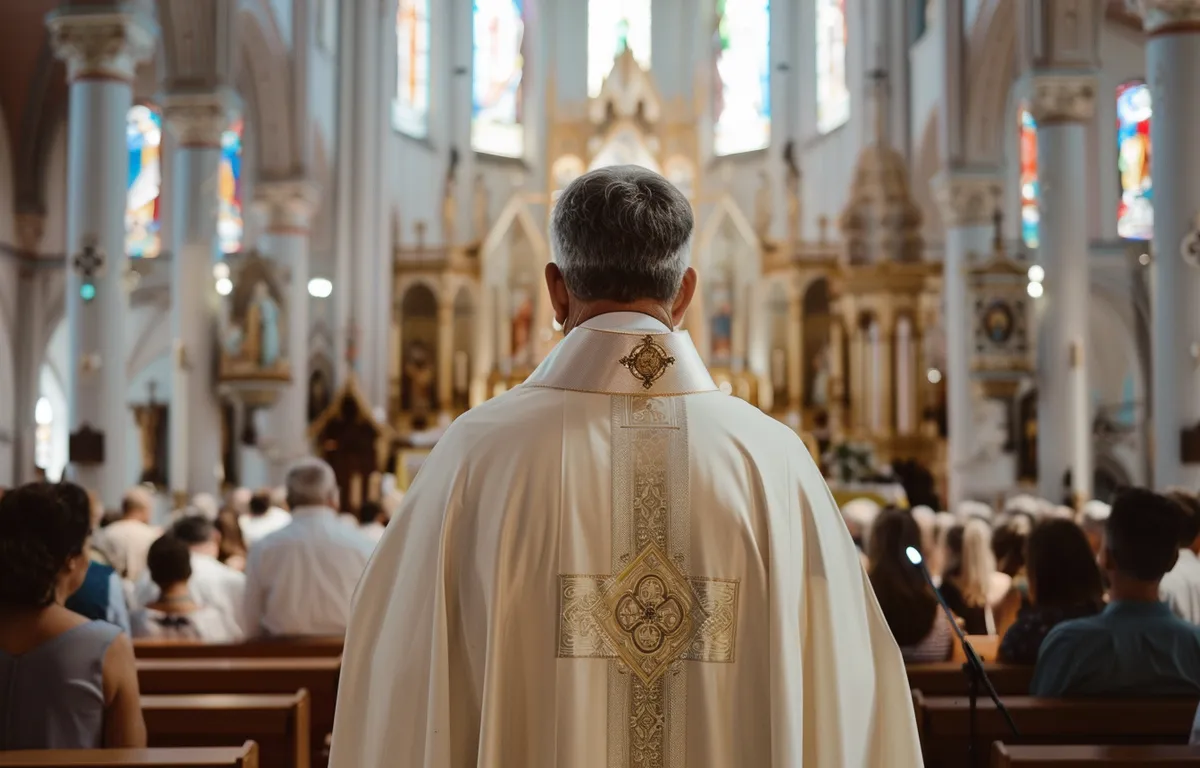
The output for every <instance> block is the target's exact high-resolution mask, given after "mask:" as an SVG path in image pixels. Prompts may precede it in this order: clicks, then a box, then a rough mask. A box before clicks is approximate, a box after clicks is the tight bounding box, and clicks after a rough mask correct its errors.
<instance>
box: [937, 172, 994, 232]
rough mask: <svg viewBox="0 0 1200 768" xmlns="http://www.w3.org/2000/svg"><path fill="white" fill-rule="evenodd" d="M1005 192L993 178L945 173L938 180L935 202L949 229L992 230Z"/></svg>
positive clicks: (990, 176)
mask: <svg viewBox="0 0 1200 768" xmlns="http://www.w3.org/2000/svg"><path fill="white" fill-rule="evenodd" d="M1002 189H1003V186H1002V184H1001V183H1000V181H999V179H997V178H996V177H995V176H993V175H990V174H988V175H982V174H976V175H973V174H964V173H961V172H960V173H955V172H953V171H950V172H942V173H941V174H939V175H938V176H937V178H935V179H934V192H933V194H934V199H935V200H936V201H937V204H938V210H939V212H940V213H941V217H942V223H943V224H945V226H946V227H947V228H948V229H949V228H960V227H990V226H992V223H993V217H994V215H995V213H996V205H997V204H998V203H999V201H1000V195H1001V191H1002Z"/></svg>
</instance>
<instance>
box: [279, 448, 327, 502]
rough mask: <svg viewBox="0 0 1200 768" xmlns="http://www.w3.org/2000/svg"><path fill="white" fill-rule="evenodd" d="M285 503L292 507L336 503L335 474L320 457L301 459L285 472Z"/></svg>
mask: <svg viewBox="0 0 1200 768" xmlns="http://www.w3.org/2000/svg"><path fill="white" fill-rule="evenodd" d="M286 483H287V503H288V506H289V507H291V508H292V509H295V508H296V507H311V506H324V505H327V504H328V505H329V506H332V507H337V505H338V485H337V476H336V475H335V474H334V473H333V467H331V466H329V465H328V464H326V463H325V462H324V461H321V460H320V459H312V458H309V459H301V460H300V461H298V462H296V463H295V464H293V465H292V468H291V469H289V470H288V473H287V480H286Z"/></svg>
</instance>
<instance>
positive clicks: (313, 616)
mask: <svg viewBox="0 0 1200 768" xmlns="http://www.w3.org/2000/svg"><path fill="white" fill-rule="evenodd" d="M287 504H288V506H289V507H290V508H291V510H292V513H291V522H290V523H289V524H288V525H287V526H286V527H284V528H282V529H280V530H278V531H276V532H275V533H273V534H271V535H270V536H267V537H266V538H265V539H262V540H261V541H259V542H258V543H257V544H255V545H253V546H252V547H251V548H250V555H249V559H248V560H247V563H246V600H245V613H244V616H245V619H244V622H243V626H244V627H245V629H246V634H247V636H249V637H256V636H259V635H292V636H294V635H342V634H344V633H345V631H346V623H347V621H348V619H349V616H350V600H351V597H352V596H353V595H354V588H355V586H356V585H357V584H358V580H359V578H360V577H361V576H362V573H363V570H364V569H365V568H366V565H367V561H368V560H370V559H371V553H372V552H373V551H374V550H375V542H373V541H371V539H369V538H367V536H366V535H364V534H363V533H361V532H360V531H359V530H358V529H357V528H350V527H347V526H345V525H342V523H340V522H339V521H338V514H337V511H336V510H337V508H338V485H337V478H336V477H334V474H333V469H332V468H331V467H330V466H329V465H328V464H326V463H325V462H323V461H321V460H320V459H304V460H302V461H300V462H299V463H297V464H296V465H295V466H294V467H292V468H291V470H290V471H289V472H288V475H287Z"/></svg>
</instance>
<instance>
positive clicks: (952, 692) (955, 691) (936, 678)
mask: <svg viewBox="0 0 1200 768" xmlns="http://www.w3.org/2000/svg"><path fill="white" fill-rule="evenodd" d="M983 667H984V669H985V670H987V675H988V679H990V680H991V681H992V685H994V686H996V693H998V694H1000V695H1001V696H1025V695H1027V694H1028V693H1029V683H1030V682H1031V681H1032V680H1033V667H1032V666H1026V665H1021V664H984V665H983ZM906 669H907V671H908V687H909V688H911V689H913V690H914V691H920V692H921V693H923V694H925V695H926V696H966V695H967V676H966V674H965V673H964V672H963V668H962V664H959V663H955V662H952V661H945V662H939V663H936V664H909V665H908V666H907V667H906Z"/></svg>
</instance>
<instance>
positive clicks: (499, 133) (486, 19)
mask: <svg viewBox="0 0 1200 768" xmlns="http://www.w3.org/2000/svg"><path fill="white" fill-rule="evenodd" d="M474 2H475V11H474V20H475V55H474V75H473V77H474V80H473V84H472V91H473V94H472V113H471V114H472V119H471V146H472V148H474V149H475V151H476V152H485V153H487V154H492V155H503V156H505V157H520V156H521V155H522V154H524V150H525V130H524V126H523V125H522V120H523V119H524V103H523V99H522V93H521V91H522V88H521V85H522V80H523V77H524V73H525V55H524V42H525V19H524V16H523V13H524V5H525V0H474Z"/></svg>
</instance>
